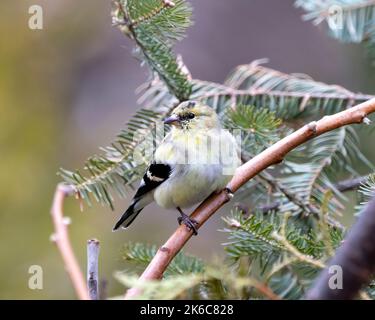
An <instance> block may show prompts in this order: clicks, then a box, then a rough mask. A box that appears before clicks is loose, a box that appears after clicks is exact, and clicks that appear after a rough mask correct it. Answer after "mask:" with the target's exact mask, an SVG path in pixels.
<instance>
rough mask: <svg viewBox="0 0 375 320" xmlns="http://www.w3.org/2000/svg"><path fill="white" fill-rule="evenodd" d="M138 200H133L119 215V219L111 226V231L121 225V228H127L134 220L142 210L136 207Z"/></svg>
mask: <svg viewBox="0 0 375 320" xmlns="http://www.w3.org/2000/svg"><path fill="white" fill-rule="evenodd" d="M137 203H138V201H134V202H133V203H132V204H131V205H130V207H129V208H128V209H127V210H126V211H125V213H124V214H123V215H122V216H121V218H120V219H119V221H117V222H116V224H115V226H114V227H113V229H112V230H113V231H116V230H117V229H118V228H120V227H121V226H122V227H123V228H127V227H129V226H130V224H131V223H132V222H133V221H134V219H135V218H136V217H137V215H138V214H139V213H140V212H141V211H142V209H143V208H140V209H138V208H137V209H136V208H135V207H136V205H137Z"/></svg>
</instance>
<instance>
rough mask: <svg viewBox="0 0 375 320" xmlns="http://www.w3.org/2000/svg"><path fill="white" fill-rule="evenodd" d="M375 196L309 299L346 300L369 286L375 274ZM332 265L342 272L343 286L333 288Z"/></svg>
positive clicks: (311, 292) (309, 294)
mask: <svg viewBox="0 0 375 320" xmlns="http://www.w3.org/2000/svg"><path fill="white" fill-rule="evenodd" d="M374 243H375V197H374V198H373V199H372V201H371V202H370V203H369V204H368V205H367V206H366V207H365V209H364V210H363V212H362V213H361V215H360V217H359V219H358V222H357V223H356V224H355V225H354V227H353V228H352V229H351V230H350V232H349V234H348V236H347V238H346V239H345V241H344V243H343V244H342V245H341V247H340V248H339V249H338V250H337V252H336V255H335V257H334V258H333V259H332V260H331V261H330V263H329V267H328V268H326V269H324V270H323V271H322V273H321V274H320V276H319V277H318V279H317V280H316V281H315V284H314V285H313V287H312V289H311V290H310V291H309V292H308V293H307V295H306V298H307V299H314V300H338V299H340V300H341V299H342V300H346V299H353V298H355V297H356V296H357V294H358V292H359V290H360V289H361V287H362V286H364V285H366V284H368V283H369V282H370V280H371V276H372V275H373V274H374V272H375V246H374ZM331 266H339V267H341V269H342V273H341V275H342V287H341V288H335V287H333V288H330V286H329V283H330V278H331V277H333V276H334V275H333V274H332V273H330V272H329V270H330V267H331Z"/></svg>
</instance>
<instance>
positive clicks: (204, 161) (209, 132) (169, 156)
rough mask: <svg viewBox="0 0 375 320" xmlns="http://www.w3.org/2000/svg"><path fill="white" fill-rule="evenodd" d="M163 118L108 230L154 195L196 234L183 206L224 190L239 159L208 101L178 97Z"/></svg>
mask: <svg viewBox="0 0 375 320" xmlns="http://www.w3.org/2000/svg"><path fill="white" fill-rule="evenodd" d="M164 124H166V125H170V126H171V127H172V128H171V130H170V131H169V133H168V134H167V135H166V136H165V137H164V139H163V140H162V142H161V143H160V145H159V146H158V147H157V148H156V150H155V152H154V155H153V158H152V161H151V162H150V164H149V166H148V167H147V170H146V172H145V174H144V176H143V179H142V181H141V183H140V185H139V188H138V190H137V191H136V193H135V195H134V197H133V199H132V202H131V204H130V206H129V207H128V209H127V210H126V211H125V213H123V215H122V216H121V217H120V219H119V220H118V221H117V223H116V224H115V226H114V227H113V231H115V230H117V229H119V228H120V227H122V228H124V229H126V228H128V227H129V226H130V224H131V223H132V222H133V221H134V219H135V218H136V217H137V216H138V214H139V213H140V212H141V211H142V210H143V209H144V208H145V207H146V206H147V205H148V204H150V203H152V202H153V201H155V202H156V203H157V205H159V206H160V207H162V208H164V209H177V210H178V212H179V214H180V216H179V217H178V223H179V224H180V225H181V224H182V223H183V224H185V225H186V227H187V228H188V229H189V230H190V231H192V232H193V234H194V235H197V233H198V232H197V225H198V223H197V221H195V220H194V219H191V218H190V217H189V216H188V215H187V214H186V213H185V212H184V211H183V209H186V208H190V207H192V206H193V205H195V204H197V203H200V202H202V201H203V200H204V199H206V198H207V197H208V196H210V195H211V194H212V193H218V192H220V191H222V190H224V189H225V188H226V186H227V184H228V182H229V181H230V180H231V178H232V177H233V174H234V171H235V169H236V168H237V167H238V166H239V165H240V164H241V160H240V149H239V147H238V144H237V141H236V139H235V137H234V136H233V135H232V134H231V133H230V132H229V131H228V130H226V129H223V128H222V126H221V123H220V119H219V116H218V115H217V113H216V112H215V110H214V109H213V108H211V107H210V106H208V105H205V104H204V103H202V102H199V101H192V100H190V101H184V102H182V103H180V104H179V105H178V106H177V107H175V108H174V109H173V111H172V112H171V114H170V116H169V117H167V118H166V119H164ZM227 190H228V192H230V190H229V189H227Z"/></svg>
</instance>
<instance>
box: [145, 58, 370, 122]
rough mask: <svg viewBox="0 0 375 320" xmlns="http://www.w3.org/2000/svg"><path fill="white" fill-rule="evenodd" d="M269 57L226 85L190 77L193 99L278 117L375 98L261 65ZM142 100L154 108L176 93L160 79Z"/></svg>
mask: <svg viewBox="0 0 375 320" xmlns="http://www.w3.org/2000/svg"><path fill="white" fill-rule="evenodd" d="M266 61H267V60H266V59H262V60H256V61H253V62H252V63H250V64H247V65H241V66H238V67H237V68H236V69H235V70H234V71H233V72H232V73H231V74H230V76H229V77H228V79H227V81H226V82H225V84H218V83H213V82H208V81H202V80H197V79H194V80H191V83H192V85H193V88H192V94H191V96H190V99H192V100H198V101H202V102H204V103H206V104H208V105H209V106H211V107H212V108H214V109H215V110H216V112H217V113H219V114H224V113H225V112H226V110H228V109H229V108H232V109H235V108H236V106H237V105H240V104H242V105H247V106H254V107H256V108H259V109H263V108H266V109H268V110H269V111H274V112H276V116H277V117H279V118H283V119H292V118H295V117H296V116H299V115H302V114H303V115H306V116H307V115H311V114H314V115H316V112H317V110H319V109H321V111H324V113H325V114H330V113H335V112H338V111H341V110H343V109H345V108H349V107H351V106H353V105H354V104H356V103H360V102H363V101H367V100H369V99H372V98H374V97H375V96H373V95H366V94H361V93H354V92H351V91H349V90H347V89H345V88H343V87H340V86H337V85H329V84H325V83H322V82H317V81H314V80H312V79H311V78H309V77H308V76H306V75H301V74H298V75H297V74H286V73H282V72H279V71H276V70H273V69H270V68H266V67H264V66H262V63H264V62H266ZM145 88H146V90H144V92H143V95H142V100H141V101H144V102H146V103H147V105H149V106H150V107H151V108H160V106H165V105H168V104H170V103H173V102H174V99H173V96H171V95H170V94H169V93H168V89H167V88H166V87H165V86H164V84H163V83H162V82H161V81H154V80H153V81H151V82H150V83H149V84H148V85H146V86H145Z"/></svg>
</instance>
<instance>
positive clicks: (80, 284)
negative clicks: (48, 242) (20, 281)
mask: <svg viewBox="0 0 375 320" xmlns="http://www.w3.org/2000/svg"><path fill="white" fill-rule="evenodd" d="M72 193H73V189H72V187H71V186H68V185H64V184H59V185H58V186H57V188H56V192H55V196H54V198H53V204H52V209H51V215H52V220H53V225H54V229H55V233H54V234H53V236H52V240H53V241H54V242H55V243H56V245H57V248H58V249H59V251H60V254H61V257H62V259H63V261H64V265H65V269H66V271H67V273H68V275H69V277H70V279H71V281H72V284H73V287H74V289H75V291H76V294H77V297H78V298H79V299H81V300H89V299H90V298H89V294H88V291H87V286H86V282H85V278H84V277H83V274H82V271H81V269H80V267H79V264H78V262H77V259H76V257H75V255H74V252H73V249H72V246H71V244H70V240H69V236H68V228H67V225H68V221H67V218H66V217H64V213H63V203H64V199H65V197H66V196H69V195H71V194H72Z"/></svg>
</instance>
